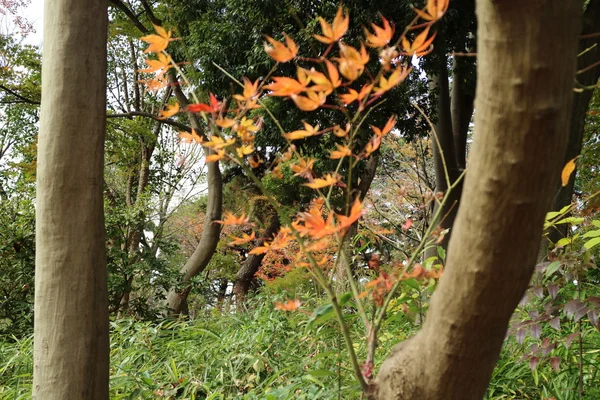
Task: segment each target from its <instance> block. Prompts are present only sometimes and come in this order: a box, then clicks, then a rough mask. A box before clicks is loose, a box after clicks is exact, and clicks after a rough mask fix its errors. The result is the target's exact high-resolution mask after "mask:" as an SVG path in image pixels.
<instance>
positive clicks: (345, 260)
mask: <svg viewBox="0 0 600 400" xmlns="http://www.w3.org/2000/svg"><path fill="white" fill-rule="evenodd" d="M380 158H381V155H380V154H379V152H377V153H375V154H373V155H372V156H371V157H370V158H369V159H368V160H367V162H366V163H365V168H364V170H363V171H362V173H361V174H360V176H359V179H356V185H355V190H354V191H353V193H351V196H350V199H351V201H350V204H348V205H347V206H348V207H345V209H344V210H342V214H347V213H348V212H349V211H350V207H352V204H354V202H355V201H356V199H359V200H360V201H361V202H362V201H363V200H364V199H365V197H366V196H367V193H368V192H369V189H371V184H372V183H373V179H375V173H376V172H377V167H378V166H379V160H380ZM357 233H358V221H356V222H355V223H353V224H352V225H350V227H349V228H348V229H347V230H346V233H345V234H344V238H343V240H342V244H341V249H342V252H341V257H339V259H338V260H337V262H336V263H335V290H336V292H338V293H343V292H346V291H348V290H350V284H349V280H348V273H347V271H348V270H350V271H352V273H353V274H354V273H356V270H355V265H354V262H353V260H354V255H355V254H354V248H353V246H352V240H353V239H354V237H355V236H356V234H357Z"/></svg>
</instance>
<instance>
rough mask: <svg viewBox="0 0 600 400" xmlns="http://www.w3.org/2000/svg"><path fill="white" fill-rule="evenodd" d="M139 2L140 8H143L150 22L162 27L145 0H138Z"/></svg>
mask: <svg viewBox="0 0 600 400" xmlns="http://www.w3.org/2000/svg"><path fill="white" fill-rule="evenodd" d="M140 2H141V3H142V7H144V11H146V15H147V16H148V19H149V20H150V22H152V23H153V24H154V25H158V26H162V21H161V20H160V19H158V18H156V15H154V12H153V11H152V7H150V4H148V2H147V1H146V0H140Z"/></svg>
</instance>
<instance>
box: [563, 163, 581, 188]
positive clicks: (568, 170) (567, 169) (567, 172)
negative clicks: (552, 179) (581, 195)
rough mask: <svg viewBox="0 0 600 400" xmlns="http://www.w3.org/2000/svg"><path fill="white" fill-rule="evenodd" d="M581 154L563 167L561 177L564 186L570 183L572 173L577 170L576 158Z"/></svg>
mask: <svg viewBox="0 0 600 400" xmlns="http://www.w3.org/2000/svg"><path fill="white" fill-rule="evenodd" d="M578 157H579V156H577V157H575V158H574V159H572V160H571V161H569V162H568V163H566V164H565V166H564V167H563V170H562V173H561V174H560V179H561V181H562V185H563V186H567V185H568V184H569V179H570V178H571V174H572V173H573V171H575V160H577V158H578Z"/></svg>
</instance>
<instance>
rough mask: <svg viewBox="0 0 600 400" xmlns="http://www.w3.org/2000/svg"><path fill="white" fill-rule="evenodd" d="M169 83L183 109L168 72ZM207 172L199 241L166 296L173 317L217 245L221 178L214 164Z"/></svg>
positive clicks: (181, 97)
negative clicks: (178, 286) (177, 286)
mask: <svg viewBox="0 0 600 400" xmlns="http://www.w3.org/2000/svg"><path fill="white" fill-rule="evenodd" d="M169 80H170V82H171V83H172V84H173V91H174V92H175V96H176V97H177V101H178V102H179V105H180V106H181V107H182V108H186V107H187V105H188V104H189V101H188V99H187V97H186V96H185V94H184V93H183V91H182V90H181V87H180V86H179V83H178V82H177V79H176V77H175V73H174V72H173V71H171V72H170V75H169ZM188 117H189V119H190V124H191V125H192V128H193V129H194V130H195V131H196V132H197V133H198V134H200V135H202V130H201V129H200V122H199V121H198V117H197V116H196V115H195V114H194V113H188ZM205 154H206V155H209V154H211V151H210V150H208V149H207V150H206V152H205ZM207 169H208V171H207V185H208V194H207V196H208V200H207V205H206V220H205V221H206V222H205V223H204V230H203V231H202V237H201V238H200V242H199V243H198V246H197V247H196V250H194V253H192V256H191V257H190V258H189V259H188V260H187V262H186V263H185V265H184V266H183V267H182V268H181V269H180V273H181V275H182V279H181V281H182V284H183V290H177V289H175V288H173V289H171V290H170V291H169V293H168V294H167V307H168V309H169V312H170V313H171V314H174V315H178V314H180V313H181V311H182V309H183V308H184V306H185V303H186V301H187V296H188V295H189V293H190V289H191V288H190V286H189V283H190V280H191V279H192V278H193V277H194V276H196V275H197V274H199V273H201V272H202V271H204V269H205V268H206V267H207V265H208V263H209V262H210V260H211V258H212V256H213V254H214V253H215V250H216V249H217V244H218V243H219V237H220V234H221V224H218V223H216V222H215V221H218V220H220V219H221V212H222V209H223V177H222V175H221V170H220V169H219V163H218V162H210V163H207Z"/></svg>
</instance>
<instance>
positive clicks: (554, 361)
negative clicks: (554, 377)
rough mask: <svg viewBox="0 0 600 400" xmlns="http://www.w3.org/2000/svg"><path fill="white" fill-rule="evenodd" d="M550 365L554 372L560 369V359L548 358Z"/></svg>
mask: <svg viewBox="0 0 600 400" xmlns="http://www.w3.org/2000/svg"><path fill="white" fill-rule="evenodd" d="M550 365H551V366H552V368H554V371H555V372H558V370H559V369H560V357H550Z"/></svg>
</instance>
